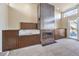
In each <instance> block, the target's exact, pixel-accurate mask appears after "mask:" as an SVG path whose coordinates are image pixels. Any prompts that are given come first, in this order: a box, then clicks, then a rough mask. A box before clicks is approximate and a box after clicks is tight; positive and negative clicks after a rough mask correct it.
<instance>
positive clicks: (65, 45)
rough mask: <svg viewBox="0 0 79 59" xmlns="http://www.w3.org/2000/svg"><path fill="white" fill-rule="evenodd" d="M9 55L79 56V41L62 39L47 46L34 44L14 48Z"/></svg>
mask: <svg viewBox="0 0 79 59" xmlns="http://www.w3.org/2000/svg"><path fill="white" fill-rule="evenodd" d="M9 56H79V41H76V40H72V39H60V40H57V43H55V44H51V45H47V46H41V45H34V46H30V47H25V48H21V49H17V50H12V51H10V53H9Z"/></svg>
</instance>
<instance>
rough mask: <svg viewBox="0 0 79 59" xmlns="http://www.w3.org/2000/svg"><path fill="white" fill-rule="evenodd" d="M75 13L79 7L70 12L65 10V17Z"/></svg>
mask: <svg viewBox="0 0 79 59" xmlns="http://www.w3.org/2000/svg"><path fill="white" fill-rule="evenodd" d="M75 14H77V9H73V10H70V11H68V12H65V13H64V17H68V16H72V15H75Z"/></svg>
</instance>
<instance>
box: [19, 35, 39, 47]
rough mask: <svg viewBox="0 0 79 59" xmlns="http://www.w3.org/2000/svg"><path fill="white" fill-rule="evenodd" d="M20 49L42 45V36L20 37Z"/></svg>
mask: <svg viewBox="0 0 79 59" xmlns="http://www.w3.org/2000/svg"><path fill="white" fill-rule="evenodd" d="M18 42H19V48H21V47H26V46H31V45H35V44H40V35H30V36H29V35H28V36H20V37H19V41H18Z"/></svg>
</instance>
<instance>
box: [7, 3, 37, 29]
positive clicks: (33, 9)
mask: <svg viewBox="0 0 79 59" xmlns="http://www.w3.org/2000/svg"><path fill="white" fill-rule="evenodd" d="M8 10H9V13H8V15H9V17H8V18H9V19H8V29H20V22H29V23H37V4H35V3H10V4H9V7H8Z"/></svg>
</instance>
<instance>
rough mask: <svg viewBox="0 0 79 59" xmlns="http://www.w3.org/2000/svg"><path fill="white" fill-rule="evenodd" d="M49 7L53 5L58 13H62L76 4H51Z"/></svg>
mask: <svg viewBox="0 0 79 59" xmlns="http://www.w3.org/2000/svg"><path fill="white" fill-rule="evenodd" d="M51 5H54V6H55V8H56V10H59V11H60V12H64V11H66V10H68V9H71V8H73V7H75V6H77V5H78V3H51Z"/></svg>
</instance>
